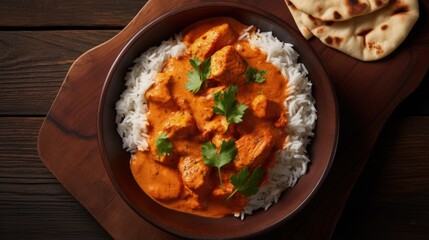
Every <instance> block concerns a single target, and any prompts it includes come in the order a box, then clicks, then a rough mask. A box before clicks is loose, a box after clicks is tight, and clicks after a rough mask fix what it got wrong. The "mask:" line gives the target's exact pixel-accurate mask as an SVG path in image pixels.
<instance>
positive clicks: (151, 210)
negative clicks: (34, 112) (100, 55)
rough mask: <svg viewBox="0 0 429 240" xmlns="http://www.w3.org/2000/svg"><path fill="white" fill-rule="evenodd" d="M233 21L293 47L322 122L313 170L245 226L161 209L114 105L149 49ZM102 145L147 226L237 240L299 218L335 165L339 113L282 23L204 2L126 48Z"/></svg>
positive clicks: (106, 108)
mask: <svg viewBox="0 0 429 240" xmlns="http://www.w3.org/2000/svg"><path fill="white" fill-rule="evenodd" d="M215 16H230V17H233V18H235V19H237V20H238V21H240V22H242V23H244V24H247V25H254V26H256V27H258V28H259V29H261V30H263V31H272V32H273V34H274V35H275V36H276V37H277V38H279V39H280V40H282V41H284V42H289V43H292V44H293V45H294V46H295V49H296V50H297V51H298V52H299V53H300V55H301V57H300V59H299V61H300V62H303V63H304V64H305V66H306V67H307V69H308V71H309V73H310V79H311V81H312V82H313V96H314V98H315V99H316V108H317V112H318V120H317V124H316V129H315V137H314V139H313V141H312V144H311V146H310V147H309V149H308V150H309V155H310V158H311V161H312V162H311V165H310V166H309V171H308V173H307V174H306V175H304V176H303V177H301V178H300V179H299V180H298V183H297V184H296V186H295V187H293V188H292V189H289V190H287V191H286V192H285V193H283V195H282V196H281V198H280V199H279V202H278V203H277V204H274V205H273V206H272V207H271V208H270V209H269V210H268V211H262V210H258V211H256V212H255V213H254V214H253V215H251V216H247V217H246V218H245V219H244V220H243V221H241V220H239V219H237V218H235V217H232V216H231V217H224V218H220V219H213V218H205V217H198V216H193V215H190V214H186V213H181V212H176V211H173V210H169V209H167V208H164V207H162V206H161V205H159V204H157V203H156V202H154V201H153V200H152V199H151V198H150V197H148V196H147V195H146V194H145V193H144V192H143V191H142V190H141V189H140V188H139V186H138V185H137V183H136V182H135V181H134V178H133V176H132V174H131V171H130V168H129V159H130V154H129V153H127V152H125V151H124V150H123V149H122V142H121V138H120V136H119V135H118V133H117V132H116V123H115V115H116V112H115V103H116V101H117V100H118V99H119V96H120V94H121V93H122V91H123V90H124V76H125V73H126V72H127V71H128V68H129V67H130V66H132V65H133V63H132V62H133V60H134V59H135V58H137V57H138V56H139V55H140V54H141V53H142V52H144V51H145V50H146V49H148V48H149V47H151V46H157V45H159V44H160V43H161V41H162V40H166V39H168V38H170V37H171V36H173V35H174V34H175V33H178V32H180V31H181V30H182V29H183V28H184V27H186V26H188V25H190V24H192V23H194V22H196V21H198V20H202V19H205V18H209V17H215ZM98 118H99V119H98V133H99V135H98V136H99V143H100V144H99V145H100V151H101V153H102V157H103V161H104V165H105V167H106V170H107V172H108V174H109V176H110V179H111V181H112V182H113V184H114V185H115V187H116V189H117V191H118V192H119V194H120V195H121V196H122V197H123V199H124V200H125V201H126V202H127V203H128V204H129V206H130V207H131V208H133V209H134V210H135V211H136V212H137V213H138V214H140V216H142V217H143V218H144V219H146V220H147V221H148V222H150V223H152V224H154V225H156V226H158V227H160V228H162V229H164V230H165V231H168V232H171V233H173V234H176V235H180V236H183V237H189V238H197V239H214V238H223V239H225V238H238V237H249V236H255V235H256V234H260V233H262V232H264V231H267V230H268V229H271V228H273V227H274V226H276V225H278V224H280V223H284V222H285V221H287V220H288V219H290V218H291V217H293V216H294V215H296V214H297V213H298V212H299V211H300V210H301V209H302V208H303V207H304V206H305V205H306V203H307V202H308V201H309V199H310V198H311V197H312V196H314V195H315V194H316V191H317V189H318V188H319V186H320V184H321V183H322V181H323V179H324V178H325V176H326V175H327V173H328V170H329V168H330V165H331V163H332V161H333V158H334V154H335V149H336V144H337V137H338V112H337V103H336V98H335V94H334V91H333V88H332V86H331V83H330V81H329V79H328V76H327V73H326V71H325V69H324V67H323V64H322V63H321V62H320V59H319V58H318V57H317V55H316V53H315V52H314V50H313V49H312V47H311V46H310V45H309V44H308V43H307V42H306V40H305V39H303V38H302V37H301V36H300V35H299V33H297V32H296V31H295V30H293V29H292V28H291V27H290V26H289V25H287V24H286V23H285V22H283V21H282V20H280V19H278V18H276V17H274V16H272V15H270V14H269V13H266V12H264V11H262V10H259V9H254V8H250V7H246V6H245V5H242V4H234V3H213V2H212V3H200V4H195V5H190V6H187V7H184V8H181V9H178V10H174V11H172V12H169V13H167V14H166V15H163V16H161V17H159V18H157V19H156V20H154V21H153V22H151V23H150V24H148V25H147V26H145V27H143V28H142V29H141V30H140V31H139V32H138V33H137V34H136V35H135V36H133V38H132V39H131V40H130V41H129V42H128V44H126V46H125V47H124V48H123V50H122V51H121V53H120V54H119V55H118V57H117V59H116V61H115V62H114V64H113V65H112V67H111V69H110V72H109V74H108V77H107V79H106V82H105V85H104V89H103V92H102V96H101V101H100V106H99V113H98Z"/></svg>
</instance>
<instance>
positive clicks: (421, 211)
mask: <svg viewBox="0 0 429 240" xmlns="http://www.w3.org/2000/svg"><path fill="white" fill-rule="evenodd" d="M428 146H429V117H427V116H425V117H394V118H392V119H390V121H388V123H387V124H386V126H385V127H384V129H383V131H382V133H381V135H380V138H379V139H378V141H377V144H376V146H375V149H374V151H373V153H372V155H371V158H370V160H369V161H368V165H367V166H366V167H365V170H364V171H363V174H362V176H361V177H360V179H359V181H358V183H357V184H356V186H355V187H354V190H353V192H352V194H351V196H350V199H349V201H348V203H347V205H346V208H345V211H344V213H343V216H342V218H341V219H340V221H339V223H338V226H337V229H336V232H335V234H334V238H333V239H398V240H399V239H427V237H428V236H429V229H428V228H427V226H429V204H428V203H429V175H428V172H429V159H428V156H429V148H428Z"/></svg>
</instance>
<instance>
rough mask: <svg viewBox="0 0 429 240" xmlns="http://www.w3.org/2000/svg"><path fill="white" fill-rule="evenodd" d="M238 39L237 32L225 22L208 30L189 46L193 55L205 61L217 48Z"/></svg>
mask: <svg viewBox="0 0 429 240" xmlns="http://www.w3.org/2000/svg"><path fill="white" fill-rule="evenodd" d="M236 39H237V34H236V33H235V32H234V30H233V29H232V28H231V27H230V26H229V24H227V23H224V24H222V25H219V26H216V27H213V28H211V29H210V30H208V31H207V32H206V33H204V34H203V35H202V36H201V37H199V38H197V39H196V40H195V42H193V43H192V44H191V46H190V47H189V48H190V51H191V55H192V56H195V57H196V58H198V59H199V60H201V61H203V60H204V59H206V58H208V57H210V56H211V55H212V54H213V53H214V52H216V51H217V50H219V49H221V48H223V47H224V46H226V45H230V44H232V43H233V42H235V40H236Z"/></svg>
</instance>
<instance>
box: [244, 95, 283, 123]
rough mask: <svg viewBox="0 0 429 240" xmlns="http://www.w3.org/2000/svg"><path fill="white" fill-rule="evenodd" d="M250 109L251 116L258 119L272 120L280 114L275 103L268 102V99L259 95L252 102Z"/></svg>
mask: <svg viewBox="0 0 429 240" xmlns="http://www.w3.org/2000/svg"><path fill="white" fill-rule="evenodd" d="M251 108H252V110H253V114H254V115H255V116H256V117H258V118H264V119H272V118H275V117H278V116H279V114H280V107H279V106H278V104H277V103H275V102H273V101H270V100H268V98H267V97H266V96H265V95H263V94H261V95H258V96H256V97H255V99H253V101H252V105H251Z"/></svg>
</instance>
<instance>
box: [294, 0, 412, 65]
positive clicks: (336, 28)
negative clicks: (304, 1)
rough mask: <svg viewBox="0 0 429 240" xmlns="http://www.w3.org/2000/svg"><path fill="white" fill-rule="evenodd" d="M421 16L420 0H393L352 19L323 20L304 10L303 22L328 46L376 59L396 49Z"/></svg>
mask: <svg viewBox="0 0 429 240" xmlns="http://www.w3.org/2000/svg"><path fill="white" fill-rule="evenodd" d="M418 16H419V6H418V0H391V1H390V2H389V4H388V5H387V6H386V7H384V8H382V9H380V10H379V11H376V12H373V13H371V14H368V15H363V16H359V17H355V18H352V19H349V20H348V21H341V22H335V21H328V22H326V21H321V20H320V19H316V18H314V17H312V16H310V15H308V14H302V16H301V20H302V23H303V24H304V25H305V26H306V27H307V28H308V29H309V30H311V32H312V33H313V34H314V36H316V37H317V38H319V39H320V40H321V41H322V42H323V43H324V44H326V45H327V46H330V47H333V48H335V49H338V50H340V51H342V52H344V53H347V54H348V55H350V56H352V57H354V58H357V59H360V60H363V61H373V60H377V59H380V58H383V57H385V56H386V55H388V54H390V53H391V52H393V51H394V50H395V49H396V48H397V47H398V46H399V45H400V44H401V43H402V42H403V41H404V40H405V38H406V37H407V35H408V33H409V32H410V31H411V29H412V27H413V25H414V24H415V23H416V21H417V19H418Z"/></svg>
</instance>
